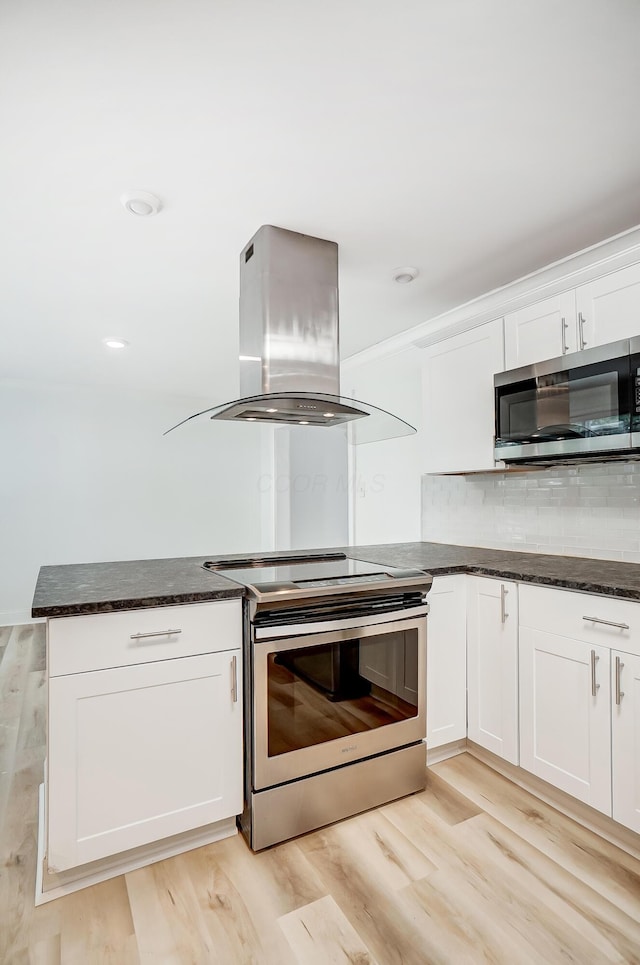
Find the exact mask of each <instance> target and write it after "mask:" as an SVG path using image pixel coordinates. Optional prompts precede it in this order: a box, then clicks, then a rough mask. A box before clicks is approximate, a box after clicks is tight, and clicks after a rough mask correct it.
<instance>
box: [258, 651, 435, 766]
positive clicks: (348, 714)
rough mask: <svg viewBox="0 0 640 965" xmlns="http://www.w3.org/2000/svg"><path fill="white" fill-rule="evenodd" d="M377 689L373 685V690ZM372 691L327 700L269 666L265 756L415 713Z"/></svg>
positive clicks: (396, 699) (285, 671) (402, 703)
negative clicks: (337, 699)
mask: <svg viewBox="0 0 640 965" xmlns="http://www.w3.org/2000/svg"><path fill="white" fill-rule="evenodd" d="M375 690H377V688H374V691H375ZM388 699H389V695H388V694H386V693H385V700H382V699H381V698H380V696H377V695H376V693H375V692H372V693H371V694H370V695H368V696H365V697H356V698H354V699H352V700H343V701H340V702H338V703H336V702H334V701H330V700H328V699H327V697H326V696H325V695H324V694H322V693H320V692H319V691H317V690H316V689H315V687H312V686H311V684H308V683H307V682H306V681H304V680H301V679H300V677H296V676H295V675H294V674H292V673H291V671H290V670H288V669H287V668H286V667H283V666H281V665H279V664H277V663H270V666H269V756H270V757H274V756H275V755H277V754H284V753H286V752H287V751H295V750H300V748H302V747H309V746H312V745H314V744H323V743H324V742H325V741H329V740H335V739H336V738H337V737H348V736H349V735H351V734H360V733H362V732H363V731H367V730H374V729H375V728H376V727H383V726H384V725H385V724H393V723H396V722H397V721H399V720H406V719H407V718H409V717H415V716H416V710H415V707H413V706H412V705H411V704H408V703H407V702H406V701H404V700H401V699H400V698H399V697H394V698H393V699H394V702H397V706H393V705H392V704H391V703H388V702H387V701H388Z"/></svg>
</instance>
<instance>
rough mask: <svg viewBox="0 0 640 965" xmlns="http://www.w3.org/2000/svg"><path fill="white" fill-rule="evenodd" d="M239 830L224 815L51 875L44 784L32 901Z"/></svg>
mask: <svg viewBox="0 0 640 965" xmlns="http://www.w3.org/2000/svg"><path fill="white" fill-rule="evenodd" d="M237 833H238V828H237V826H236V819H235V817H231V818H225V819H224V820H223V821H217V822H216V823H215V824H208V825H206V827H204V828H196V829H195V830H194V831H186V832H185V833H184V834H176V835H173V837H171V838H165V839H163V840H162V841H156V842H154V843H153V844H149V845H146V846H145V847H143V848H135V849H133V850H131V851H124V852H122V853H121V854H117V855H114V856H113V857H111V858H105V859H104V860H102V861H92V862H91V864H87V865H82V866H81V867H79V868H72V869H71V870H70V871H64V872H59V873H56V874H52V873H50V872H49V871H47V867H46V856H45V849H44V842H45V789H44V784H41V785H40V788H39V790H38V857H37V865H36V894H35V904H36V905H43V904H45V903H46V902H48V901H54V900H55V899H56V898H62V897H64V895H70V894H73V892H74V891H80V890H81V889H82V888H89V887H90V886H91V885H97V884H99V883H100V882H101V881H108V879H109V878H116V877H118V875H123V874H127V872H129V871H135V870H136V869H137V868H144V867H146V866H147V865H150V864H154V863H155V862H156V861H164V859H165V858H173V857H174V856H175V855H177V854H184V852H185V851H192V850H193V849H194V848H201V847H203V846H204V845H206V844H212V843H213V842H214V841H220V840H221V839H222V838H230V837H232V836H233V835H234V834H237Z"/></svg>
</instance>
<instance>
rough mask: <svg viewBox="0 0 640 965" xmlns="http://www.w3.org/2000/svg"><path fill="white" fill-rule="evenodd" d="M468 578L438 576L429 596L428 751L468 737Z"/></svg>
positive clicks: (463, 576) (462, 575)
mask: <svg viewBox="0 0 640 965" xmlns="http://www.w3.org/2000/svg"><path fill="white" fill-rule="evenodd" d="M466 580H467V577H466V576H465V575H464V574H460V575H453V576H436V577H434V580H433V586H432V587H431V590H430V591H429V595H428V596H427V601H428V603H429V608H430V609H429V616H428V618H427V748H428V749H429V750H433V749H434V748H436V747H441V746H442V745H443V744H448V743H450V742H451V741H456V740H464V738H465V737H466V736H467V665H466V649H467V628H466V606H467V604H466Z"/></svg>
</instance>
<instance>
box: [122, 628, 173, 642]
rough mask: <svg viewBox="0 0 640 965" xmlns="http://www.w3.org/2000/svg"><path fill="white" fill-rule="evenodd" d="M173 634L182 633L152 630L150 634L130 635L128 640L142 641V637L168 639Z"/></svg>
mask: <svg viewBox="0 0 640 965" xmlns="http://www.w3.org/2000/svg"><path fill="white" fill-rule="evenodd" d="M173 633H182V630H154V631H153V632H152V633H132V634H131V636H130V637H129V639H130V640H142V639H143V638H144V637H168V636H170V635H171V634H173Z"/></svg>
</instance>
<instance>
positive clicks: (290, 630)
mask: <svg viewBox="0 0 640 965" xmlns="http://www.w3.org/2000/svg"><path fill="white" fill-rule="evenodd" d="M428 612H429V604H428V603H425V604H424V605H423V606H413V607H408V608H407V609H406V610H393V611H392V612H391V613H377V614H372V615H371V616H367V617H365V616H362V617H349V618H348V619H346V620H325V621H321V622H312V623H287V624H283V626H281V627H278V626H275V627H274V626H271V627H254V628H253V638H254V640H279V639H280V638H281V637H303V636H304V637H306V636H309V635H310V634H314V633H332V632H333V631H334V630H359V629H360V628H361V627H373V626H379V625H382V624H384V623H397V622H398V620H412V619H413V618H414V617H423V616H426V615H427V613H428Z"/></svg>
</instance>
